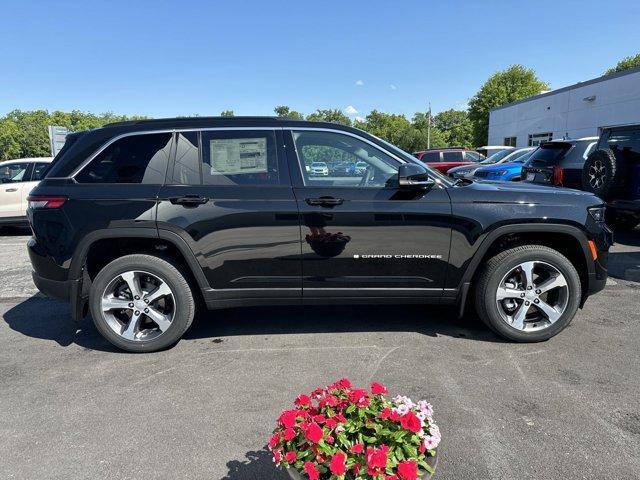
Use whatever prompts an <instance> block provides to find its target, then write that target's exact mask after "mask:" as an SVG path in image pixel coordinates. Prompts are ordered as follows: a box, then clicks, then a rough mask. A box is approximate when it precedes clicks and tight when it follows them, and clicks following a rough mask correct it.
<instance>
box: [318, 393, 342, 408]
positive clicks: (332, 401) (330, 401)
mask: <svg viewBox="0 0 640 480" xmlns="http://www.w3.org/2000/svg"><path fill="white" fill-rule="evenodd" d="M336 405H338V399H337V398H336V397H335V396H333V395H327V396H325V397H322V398H321V399H320V408H325V407H335V406H336Z"/></svg>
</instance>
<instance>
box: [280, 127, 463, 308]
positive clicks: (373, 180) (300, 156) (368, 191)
mask: <svg viewBox="0 0 640 480" xmlns="http://www.w3.org/2000/svg"><path fill="white" fill-rule="evenodd" d="M285 138H286V144H287V147H288V148H287V158H288V159H289V160H290V167H291V174H292V178H293V182H294V187H295V195H296V198H297V201H298V208H299V210H300V212H301V223H302V270H303V297H304V298H314V297H338V296H339V297H377V298H381V297H414V298H416V297H417V298H425V297H439V296H441V295H442V292H443V287H444V278H445V273H446V272H445V270H446V265H447V261H448V256H449V242H450V237H451V226H450V221H451V204H450V201H449V195H448V194H447V192H446V190H444V189H441V188H438V187H434V188H432V189H431V190H429V191H427V192H406V191H401V190H400V189H398V185H397V170H398V166H399V165H400V164H401V163H402V161H401V160H400V159H399V158H398V157H396V156H395V155H392V154H391V153H389V152H387V151H385V150H383V149H382V148H380V147H379V146H377V145H375V144H373V143H371V142H368V141H367V140H366V139H364V138H362V137H359V136H356V135H355V134H350V133H346V132H342V131H338V130H336V131H334V130H327V129H313V128H311V129H309V128H307V129H305V128H300V129H294V130H293V131H292V132H288V133H287V136H286V137H285ZM318 157H322V158H324V159H325V161H327V162H328V163H333V162H340V161H349V162H353V163H357V162H364V163H366V164H367V168H366V169H365V171H363V172H362V173H361V174H359V175H356V176H336V177H324V178H317V177H314V176H311V175H308V173H307V172H306V169H305V168H304V165H305V164H309V163H311V162H313V161H314V160H315V159H316V158H318Z"/></svg>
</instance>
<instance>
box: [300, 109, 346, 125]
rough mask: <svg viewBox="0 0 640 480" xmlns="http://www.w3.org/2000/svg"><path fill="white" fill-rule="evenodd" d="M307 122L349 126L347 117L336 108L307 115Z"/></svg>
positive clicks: (319, 110)
mask: <svg viewBox="0 0 640 480" xmlns="http://www.w3.org/2000/svg"><path fill="white" fill-rule="evenodd" d="M307 120H310V121H313V122H332V123H341V124H343V125H351V119H350V118H349V117H347V116H346V115H345V114H344V113H342V110H340V109H338V108H330V109H326V110H321V109H318V110H316V111H315V112H313V113H310V114H309V115H307Z"/></svg>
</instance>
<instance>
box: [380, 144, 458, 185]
mask: <svg viewBox="0 0 640 480" xmlns="http://www.w3.org/2000/svg"><path fill="white" fill-rule="evenodd" d="M367 135H371V134H370V133H367ZM371 136H372V137H373V138H375V139H376V140H378V141H379V142H380V143H382V144H384V145H385V146H386V147H387V148H388V149H389V150H391V151H392V152H393V153H395V154H396V155H397V156H399V157H400V158H402V159H403V160H405V161H407V162H409V163H416V164H418V165H422V166H423V167H425V168H426V169H427V171H428V172H429V175H430V176H431V178H433V179H434V180H436V181H439V182H440V183H442V184H444V185H445V186H447V187H450V186H451V185H453V182H452V181H451V179H450V178H449V177H447V176H446V175H445V174H443V173H440V172H438V171H437V170H434V169H433V168H431V167H429V165H425V164H424V163H422V162H420V161H419V160H417V159H416V157H414V156H413V155H411V154H409V153H407V152H405V151H404V150H402V149H400V148H398V147H396V146H395V145H394V144H392V143H389V142H387V141H386V140H383V139H381V138H380V137H376V136H375V135H371Z"/></svg>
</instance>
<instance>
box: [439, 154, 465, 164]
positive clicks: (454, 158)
mask: <svg viewBox="0 0 640 480" xmlns="http://www.w3.org/2000/svg"><path fill="white" fill-rule="evenodd" d="M442 161H443V162H461V161H462V152H442Z"/></svg>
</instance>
